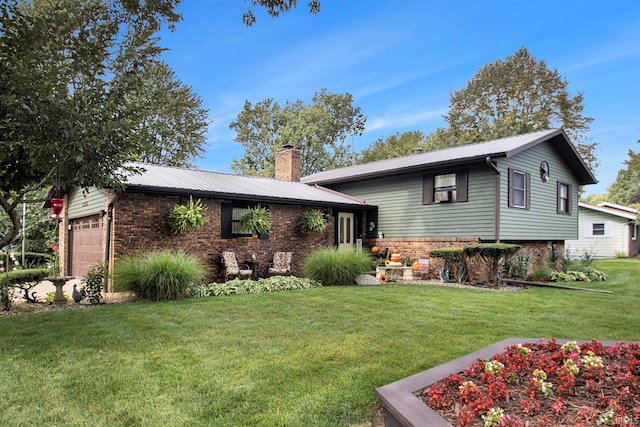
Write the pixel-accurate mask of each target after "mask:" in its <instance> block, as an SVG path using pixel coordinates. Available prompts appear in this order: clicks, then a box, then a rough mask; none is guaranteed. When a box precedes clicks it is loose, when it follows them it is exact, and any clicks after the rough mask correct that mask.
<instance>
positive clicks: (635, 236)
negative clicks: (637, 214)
mask: <svg viewBox="0 0 640 427" xmlns="http://www.w3.org/2000/svg"><path fill="white" fill-rule="evenodd" d="M631 240H638V224H633V223H632V224H631Z"/></svg>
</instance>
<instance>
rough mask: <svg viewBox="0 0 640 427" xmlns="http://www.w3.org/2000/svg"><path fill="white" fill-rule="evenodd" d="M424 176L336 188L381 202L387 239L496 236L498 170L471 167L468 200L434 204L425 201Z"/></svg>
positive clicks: (381, 223)
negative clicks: (496, 176)
mask: <svg viewBox="0 0 640 427" xmlns="http://www.w3.org/2000/svg"><path fill="white" fill-rule="evenodd" d="M454 170H455V169H454ZM454 170H451V171H446V170H445V171H438V173H447V172H453V171H454ZM425 173H433V171H431V170H429V171H425ZM422 176H423V174H422V173H415V174H411V175H400V176H393V177H389V178H381V179H371V180H368V181H366V182H357V183H348V184H341V185H335V186H332V188H334V189H335V190H337V191H340V192H343V193H346V194H349V195H352V196H354V197H357V198H359V199H362V200H365V201H366V202H367V203H369V204H373V205H377V206H378V230H379V231H381V232H383V233H384V235H385V237H387V238H402V237H478V238H481V239H488V240H492V239H494V238H495V171H493V170H492V169H489V167H487V166H486V165H479V166H471V167H468V184H467V185H468V188H467V194H468V201H467V202H456V203H440V204H431V205H423V204H422Z"/></svg>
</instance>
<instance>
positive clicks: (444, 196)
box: [435, 190, 452, 203]
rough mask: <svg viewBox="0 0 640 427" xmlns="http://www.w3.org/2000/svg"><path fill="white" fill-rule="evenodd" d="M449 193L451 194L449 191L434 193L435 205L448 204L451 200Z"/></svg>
mask: <svg viewBox="0 0 640 427" xmlns="http://www.w3.org/2000/svg"><path fill="white" fill-rule="evenodd" d="M451 193H452V192H451V190H440V191H436V194H435V201H436V203H442V202H450V201H451V199H452V197H451V196H452V195H451Z"/></svg>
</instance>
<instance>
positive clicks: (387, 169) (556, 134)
mask: <svg viewBox="0 0 640 427" xmlns="http://www.w3.org/2000/svg"><path fill="white" fill-rule="evenodd" d="M551 139H553V140H554V146H555V147H556V149H557V150H558V152H559V153H560V155H562V156H563V157H564V158H565V159H566V161H567V165H568V166H569V168H571V169H572V170H573V172H574V173H575V175H576V177H577V178H578V181H579V182H580V184H581V185H586V184H595V183H597V182H598V181H597V180H596V178H595V177H594V176H593V174H592V173H591V171H590V170H589V168H588V167H587V165H586V164H585V163H584V161H583V160H582V159H581V158H580V155H579V154H578V152H577V151H576V149H575V147H574V146H573V144H572V143H571V141H569V138H568V137H567V136H566V135H565V133H564V131H563V130H562V129H550V130H545V131H539V132H533V133H528V134H524V135H517V136H512V137H508V138H501V139H496V140H493V141H488V142H481V143H478V144H469V145H463V146H459V147H452V148H446V149H444V150H437V151H429V152H426V153H421V154H414V155H411V156H405V157H396V158H393V159H386V160H379V161H376V162H370V163H364V164H361V165H356V166H349V167H345V168H340V169H334V170H329V171H324V172H318V173H315V174H312V175H309V176H305V177H303V178H302V179H301V182H304V183H307V184H332V183H341V182H348V181H357V180H362V179H368V178H374V177H377V176H388V175H389V174H390V173H404V172H412V171H414V170H424V169H425V168H436V167H441V166H452V165H460V164H468V163H475V162H480V161H482V162H484V161H485V159H486V158H487V157H491V158H496V157H506V158H509V157H512V156H515V155H516V154H518V153H520V152H522V151H524V150H526V149H528V148H531V147H533V146H535V145H537V144H540V143H542V142H545V141H549V140H551Z"/></svg>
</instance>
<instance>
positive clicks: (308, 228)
mask: <svg viewBox="0 0 640 427" xmlns="http://www.w3.org/2000/svg"><path fill="white" fill-rule="evenodd" d="M297 228H298V230H299V231H300V232H301V233H302V234H311V233H321V232H323V231H324V230H325V229H326V228H327V220H326V219H325V218H324V212H322V211H321V210H318V209H313V210H310V211H306V212H304V213H303V214H302V215H301V216H300V218H298V223H297Z"/></svg>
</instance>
